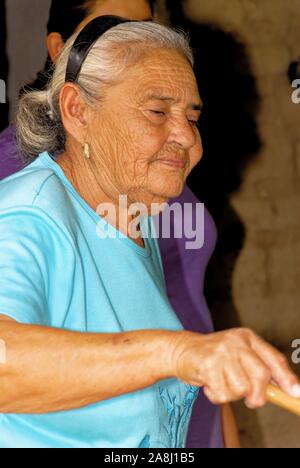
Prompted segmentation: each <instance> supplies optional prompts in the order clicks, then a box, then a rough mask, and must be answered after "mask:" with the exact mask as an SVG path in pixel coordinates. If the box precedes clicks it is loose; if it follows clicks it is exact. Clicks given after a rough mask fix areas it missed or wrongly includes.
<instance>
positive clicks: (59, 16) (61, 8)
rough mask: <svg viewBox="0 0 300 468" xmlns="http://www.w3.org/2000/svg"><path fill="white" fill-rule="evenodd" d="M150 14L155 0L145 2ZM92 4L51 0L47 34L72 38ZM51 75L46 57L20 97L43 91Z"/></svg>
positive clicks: (88, 1)
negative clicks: (54, 33) (55, 33)
mask: <svg viewBox="0 0 300 468" xmlns="http://www.w3.org/2000/svg"><path fill="white" fill-rule="evenodd" d="M147 1H148V3H149V5H150V8H151V12H152V14H153V13H154V7H155V3H156V0H147ZM92 4H93V1H92V0H52V2H51V7H50V13H49V21H48V24H47V33H48V34H50V33H52V32H58V33H59V34H60V35H61V36H62V38H63V40H64V42H66V41H67V40H68V39H69V37H71V36H72V34H73V33H74V31H75V30H76V28H77V26H78V25H79V24H80V23H81V22H82V21H83V20H84V19H85V18H86V16H87V15H88V13H89V11H90V8H91V6H92ZM52 74H53V63H52V60H51V58H50V56H49V55H48V57H47V60H46V63H45V66H44V68H43V70H42V71H40V72H39V73H38V74H37V77H36V79H35V80H34V81H33V82H32V83H30V84H27V85H25V86H24V87H23V88H22V90H21V91H20V95H22V94H23V93H24V92H27V91H31V90H33V89H34V90H43V89H45V87H46V85H47V83H48V81H49V79H50V78H51V76H52Z"/></svg>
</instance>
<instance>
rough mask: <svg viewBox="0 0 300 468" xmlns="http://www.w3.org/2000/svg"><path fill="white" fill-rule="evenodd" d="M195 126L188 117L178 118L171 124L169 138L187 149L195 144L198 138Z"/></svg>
mask: <svg viewBox="0 0 300 468" xmlns="http://www.w3.org/2000/svg"><path fill="white" fill-rule="evenodd" d="M197 134H198V130H197V128H196V127H195V126H194V125H193V124H192V123H191V122H189V121H188V119H186V118H185V119H178V120H177V121H176V122H175V121H173V122H172V124H171V131H170V139H171V141H172V143H177V144H179V145H180V146H181V147H182V148H183V149H185V150H189V149H190V148H192V147H193V146H195V145H196V143H197V139H198V138H199V136H198V135H197Z"/></svg>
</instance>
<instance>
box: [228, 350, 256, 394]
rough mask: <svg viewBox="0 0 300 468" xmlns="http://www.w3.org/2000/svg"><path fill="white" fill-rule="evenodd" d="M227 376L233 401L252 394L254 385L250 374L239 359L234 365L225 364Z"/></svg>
mask: <svg viewBox="0 0 300 468" xmlns="http://www.w3.org/2000/svg"><path fill="white" fill-rule="evenodd" d="M224 373H225V378H226V381H227V386H228V388H229V390H230V393H231V395H232V396H231V401H238V400H241V399H242V398H246V397H247V396H248V395H250V394H251V391H252V386H251V382H250V380H249V377H248V375H247V374H246V372H245V371H244V369H243V366H242V364H241V362H240V359H238V360H237V361H236V362H235V363H234V365H231V366H225V371H224Z"/></svg>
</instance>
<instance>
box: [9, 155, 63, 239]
mask: <svg viewBox="0 0 300 468" xmlns="http://www.w3.org/2000/svg"><path fill="white" fill-rule="evenodd" d="M69 205H70V201H69V197H68V196H66V190H65V187H64V185H63V184H62V182H61V181H60V180H59V178H58V177H57V176H56V174H55V172H54V171H53V170H52V169H51V168H47V167H44V166H42V165H40V164H39V161H38V160H36V161H34V162H33V163H32V164H30V165H29V166H27V167H26V168H24V169H23V170H22V171H20V172H18V173H16V174H14V175H12V176H10V177H8V178H7V179H4V180H2V181H1V182H0V223H3V222H4V220H9V223H10V224H12V223H13V220H20V222H21V223H22V224H24V222H26V223H29V225H30V226H32V227H33V226H37V225H39V226H41V225H43V226H44V227H45V229H46V230H47V231H50V230H52V231H53V230H55V231H56V235H57V234H58V232H60V233H63V234H64V235H65V233H66V232H67V229H66V223H67V222H68V218H69V216H70V212H71V210H70V206H69Z"/></svg>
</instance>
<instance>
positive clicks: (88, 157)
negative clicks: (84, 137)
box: [83, 143, 91, 159]
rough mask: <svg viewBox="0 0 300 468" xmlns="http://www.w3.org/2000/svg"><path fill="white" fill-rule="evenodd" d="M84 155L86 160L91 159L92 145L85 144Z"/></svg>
mask: <svg viewBox="0 0 300 468" xmlns="http://www.w3.org/2000/svg"><path fill="white" fill-rule="evenodd" d="M83 154H84V157H85V158H86V159H90V157H91V153H90V145H89V144H88V143H85V144H84V146H83Z"/></svg>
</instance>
